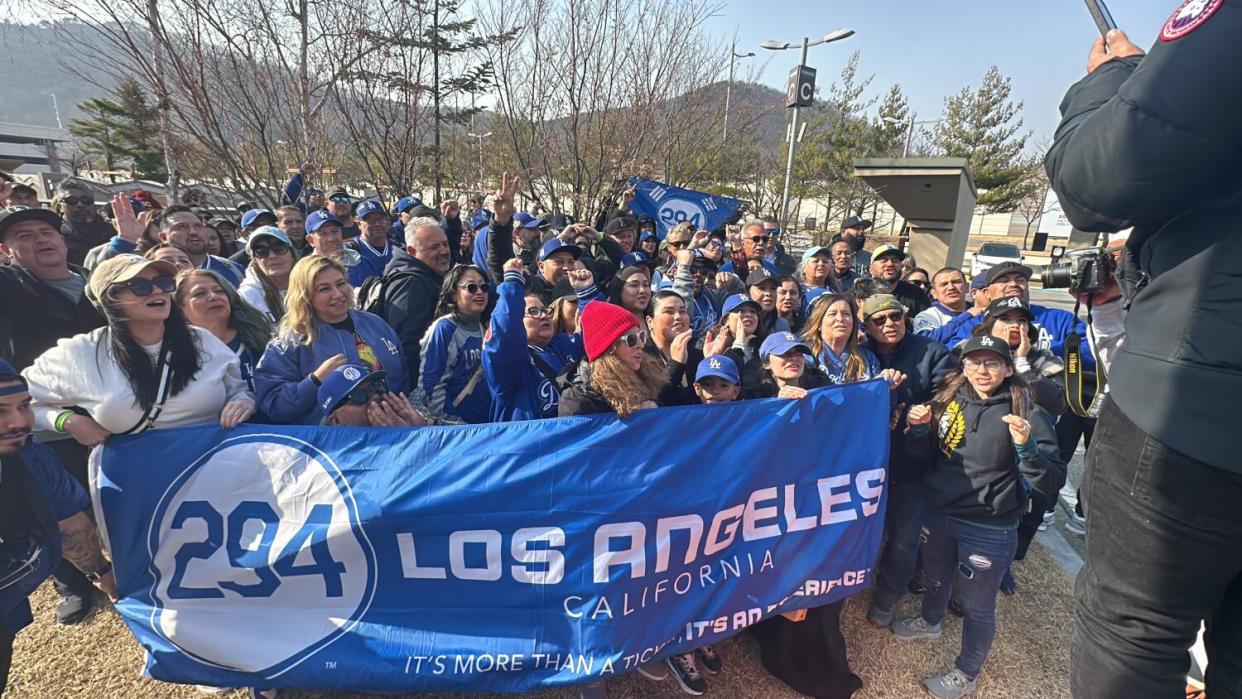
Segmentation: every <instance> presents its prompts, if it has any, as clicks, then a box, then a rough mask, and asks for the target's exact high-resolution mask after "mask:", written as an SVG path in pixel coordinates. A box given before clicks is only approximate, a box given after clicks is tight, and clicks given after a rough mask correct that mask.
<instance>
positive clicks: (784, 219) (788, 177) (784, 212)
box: [781, 36, 810, 229]
mask: <svg viewBox="0 0 1242 699" xmlns="http://www.w3.org/2000/svg"><path fill="white" fill-rule="evenodd" d="M808 48H810V44H809V38H808V37H805V36H804V37H802V60H800V61H798V65H799V66H804V65H806V50H807V49H808ZM799 110H800V107H798V106H797V105H794V108H793V121H792V122H790V127H789V157H788V158H787V159H786V160H785V191H784V192H783V193H782V194H781V228H782V229H784V228H786V227H788V225H789V185H790V183H791V182H792V181H793V165H794V152H795V151H797V149H798V112H799Z"/></svg>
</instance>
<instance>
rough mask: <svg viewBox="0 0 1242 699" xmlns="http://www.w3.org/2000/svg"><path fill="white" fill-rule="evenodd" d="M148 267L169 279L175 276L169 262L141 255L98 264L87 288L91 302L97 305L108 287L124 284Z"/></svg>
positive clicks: (126, 256)
mask: <svg viewBox="0 0 1242 699" xmlns="http://www.w3.org/2000/svg"><path fill="white" fill-rule="evenodd" d="M148 267H152V268H154V269H155V270H156V271H158V272H160V273H161V274H167V275H168V276H170V277H175V276H177V268H176V267H174V266H173V264H172V263H171V262H166V261H164V260H148V259H147V258H145V257H143V256H141V255H133V254H126V255H117V256H116V257H111V258H108V259H106V260H104V261H103V262H100V263H99V264H98V265H96V266H95V269H94V271H93V272H91V280H90V287H89V290H90V297H91V301H92V302H94V303H95V305H99V300H100V299H102V298H103V297H104V292H106V291H107V290H108V287H110V286H112V285H113V284H124V283H125V282H127V281H129V280H130V279H133V278H134V277H136V276H138V275H139V274H140V273H141V272H142V270H144V269H146V268H148Z"/></svg>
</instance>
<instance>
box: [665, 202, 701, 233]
mask: <svg viewBox="0 0 1242 699" xmlns="http://www.w3.org/2000/svg"><path fill="white" fill-rule="evenodd" d="M660 220H661V221H663V222H664V224H665V225H666V226H669V227H670V228H671V227H673V226H676V225H677V224H679V223H683V222H686V221H689V222H690V225H692V226H694V227H695V228H703V226H704V221H706V220H707V215H706V214H704V213H703V208H702V207H701V206H699V205H698V204H695V203H694V202H692V201H687V200H685V199H673V198H669V199H665V200H664V201H662V202H660Z"/></svg>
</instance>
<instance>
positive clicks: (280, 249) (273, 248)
mask: <svg viewBox="0 0 1242 699" xmlns="http://www.w3.org/2000/svg"><path fill="white" fill-rule="evenodd" d="M288 252H289V246H288V245H285V244H284V243H272V244H271V245H256V246H254V247H253V248H251V249H250V255H251V256H252V257H256V258H258V259H260V260H264V259H267V256H268V255H284V254H287V253H288Z"/></svg>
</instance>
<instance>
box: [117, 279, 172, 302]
mask: <svg viewBox="0 0 1242 699" xmlns="http://www.w3.org/2000/svg"><path fill="white" fill-rule="evenodd" d="M116 286H119V287H121V288H124V289H129V290H130V293H132V294H133V295H134V296H139V297H147V296H150V295H151V294H153V293H155V290H156V289H159V290H160V291H162V292H164V293H165V294H171V293H172V292H173V290H174V289H176V288H177V282H176V280H174V279H173V278H172V277H170V276H168V275H167V274H161V275H159V276H158V277H155V278H153V279H146V278H144V277H134V278H133V279H130V280H129V281H125V282H121V283H120V284H117V285H116Z"/></svg>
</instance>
